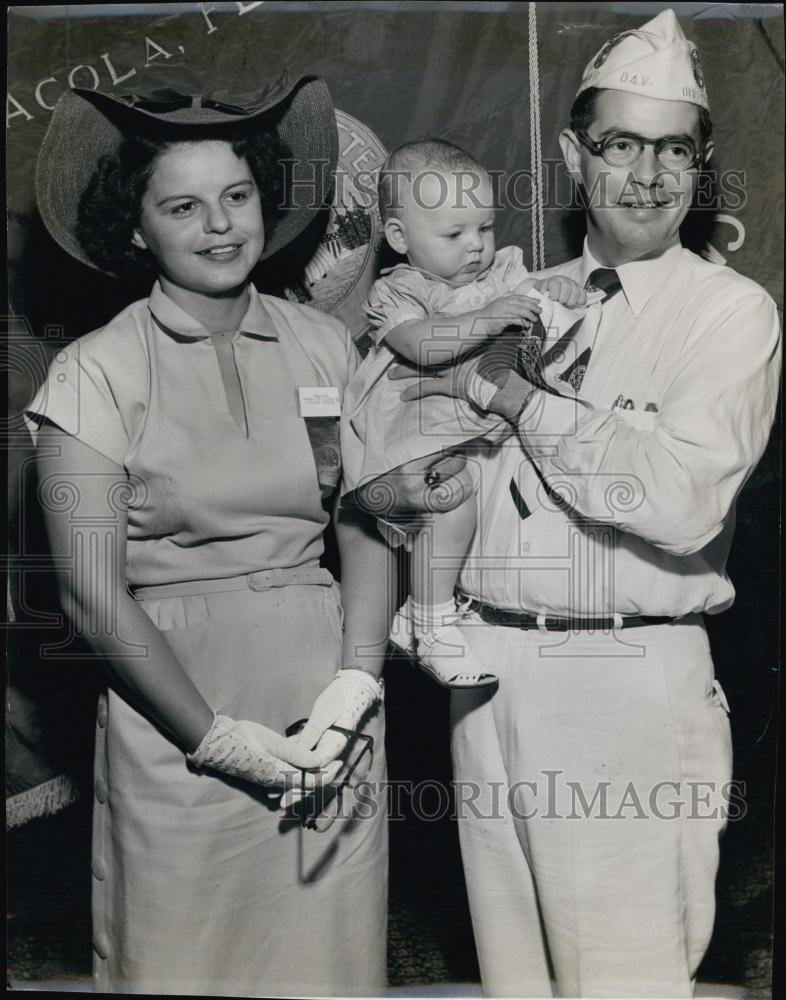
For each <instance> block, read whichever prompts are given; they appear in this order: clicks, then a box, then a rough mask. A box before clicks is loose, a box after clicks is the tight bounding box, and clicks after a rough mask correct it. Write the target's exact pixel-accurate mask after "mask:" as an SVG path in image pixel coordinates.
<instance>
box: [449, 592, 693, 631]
mask: <svg viewBox="0 0 786 1000" xmlns="http://www.w3.org/2000/svg"><path fill="white" fill-rule="evenodd" d="M467 611H474V612H475V614H476V615H478V616H479V617H480V618H482V619H483V621H484V622H487V623H488V624H489V625H505V626H507V627H508V628H523V629H529V628H537V629H540V630H541V631H545V632H573V631H582V632H596V631H597V632H611V631H612V630H613V629H620V628H641V627H642V626H644V625H669V624H671V623H672V622H674V621H676V620H677V619H676V618H670V617H668V616H665V615H607V616H605V617H601V618H560V617H558V616H557V615H533V614H527V613H523V614H519V613H518V612H516V611H503V610H502V608H495V607H492V606H491V605H490V604H482V603H481V602H480V601H476V600H474V599H473V600H472V602H471V603H470V604H469V605H468V606H467Z"/></svg>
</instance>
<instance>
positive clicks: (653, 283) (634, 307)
mask: <svg viewBox="0 0 786 1000" xmlns="http://www.w3.org/2000/svg"><path fill="white" fill-rule="evenodd" d="M681 254H682V244H681V243H680V241H679V240H676V241H675V242H674V243H672V245H671V246H670V247H668V248H667V249H666V250H664V251H663V253H662V254H661V255H660V256H659V257H652V258H649V259H647V260H631V261H628V262H627V263H626V264H618V265H617V266H616V267H615V268H614V270H615V271H616V272H617V274H618V275H619V279H620V284H621V285H622V291H623V293H624V295H625V298H626V299H627V301H628V305H629V306H630V311H631V312H632V313H633V315H634V316H635V317H637V318H638V316H639V314H640V313H641V312H642V310H643V309H644V307H645V306H646V305H647V303H648V302H649V300H650V299H651V298H652V296H653V295H654V294H655V292H657V291H658V290H659V289H660V288H661V286H662V285H663V283H664V282H665V281H666V279H667V278H668V276H669V275H670V274H671V272H672V271H673V270H674V268H675V267H676V266H677V263H678V260H679V257H680V255H681ZM596 267H604V265H603V264H600V263H599V262H598V261H597V260H595V258H594V257H593V256H592V254H591V253H590V250H589V247H588V246H587V240H586V239H585V240H584V252H583V254H582V258H581V279H582V281H586V280H587V278H588V277H589V276H590V273H591V272H592V271H594V270H595V268H596Z"/></svg>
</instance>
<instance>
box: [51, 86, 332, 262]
mask: <svg viewBox="0 0 786 1000" xmlns="http://www.w3.org/2000/svg"><path fill="white" fill-rule="evenodd" d="M153 123H155V124H157V126H158V127H159V128H161V127H164V128H166V129H171V132H172V135H173V137H174V138H175V139H176V138H177V132H178V130H186V129H193V128H194V126H199V127H200V128H213V127H215V128H216V129H217V131H220V130H221V129H226V127H227V126H228V125H235V126H242V127H244V128H247V129H252V130H253V128H254V126H255V124H256V125H258V126H259V128H260V129H261V128H269V127H270V126H271V124H273V125H274V126H275V128H276V130H277V132H278V134H279V137H280V138H281V140H282V142H283V143H285V144H286V145H287V146H288V147H289V150H290V151H291V156H292V167H291V175H290V176H291V178H292V179H293V180H294V181H295V183H294V184H293V185H292V190H291V192H290V193H289V198H288V202H287V207H286V209H285V211H284V213H283V214H282V215H281V216H280V217H279V218H278V219H277V221H276V225H275V227H274V229H273V232H272V234H271V236H270V239H269V240H268V241H267V242H266V244H265V249H264V251H263V253H262V256H261V258H260V259H261V260H265V259H266V258H268V257H271V256H273V254H275V253H277V252H278V251H279V250H281V249H282V248H283V247H285V246H286V245H287V244H288V243H290V242H291V241H292V240H293V239H294V238H295V237H296V236H298V235H299V233H301V232H302V231H303V230H304V229H305V228H306V226H308V224H309V223H310V222H311V220H312V219H313V218H314V217H315V215H316V214H317V212H318V211H319V210H320V208H321V207H322V206H323V205H324V204H325V203H326V202H327V200H328V198H329V195H330V191H331V185H332V183H333V176H334V171H335V168H336V162H337V157H338V130H337V127H336V117H335V110H334V108H333V102H332V100H331V97H330V93H329V91H328V88H327V84H326V83H325V81H324V80H322V79H321V78H320V77H314V76H311V77H303V78H301V79H300V80H298V81H296V82H295V83H294V84H293V85H291V86H288V85H286V84H284V83H281V84H279V85H278V86H277V87H275V88H273V90H272V91H271V92H270V94H269V96H268V99H266V100H263V101H262V102H261V103H260V104H258V105H257V106H256V107H255V108H254V110H253V111H251V112H250V113H248V114H245V115H241V116H238V115H233V114H228V113H225V112H223V111H221V110H213V109H209V108H204V107H193V108H181V109H179V110H177V111H173V112H163V113H154V112H151V111H149V110H144V109H142V108H138V107H133V106H129V105H128V104H127V103H125V102H124V101H121V100H119V99H117V98H115V97H111V96H109V95H106V94H99V93H95V92H92V91H82V90H68V91H66V92H65V93H64V94H63V96H62V97H61V98H60V100H59V101H58V102H57V105H56V107H55V110H54V111H53V112H52V119H51V121H50V123H49V128H48V129H47V132H46V135H45V136H44V140H43V142H42V144H41V149H40V152H39V154H38V163H37V168H36V197H37V201H38V209H39V212H40V213H41V218H42V219H43V221H44V224H45V225H46V228H47V229H48V230H49V233H50V235H51V236H52V238H53V239H54V240H55V241H56V242H57V243H58V244H59V245H60V246H61V247H62V248H63V249H64V250H65V251H66V252H67V253H69V254H70V255H71V256H72V257H75V258H76V259H77V260H79V261H81V262H82V263H83V264H86V265H87V266H88V267H92V268H94V269H95V270H98V271H104V272H105V273H111V272H108V271H106V269H105V268H102V267H101V266H100V265H98V264H96V263H95V262H93V261H91V260H90V259H89V258H88V257H87V255H86V254H85V252H84V250H83V249H82V246H81V244H80V243H79V241H78V240H77V238H76V221H77V212H78V208H79V201H80V199H81V197H82V194H83V192H84V190H85V188H86V187H87V184H88V182H89V181H90V178H91V177H92V176H93V173H94V172H95V169H96V166H97V164H98V161H99V159H100V158H101V157H102V156H104V155H107V154H110V155H111V154H112V153H113V152H115V151H116V150H117V148H118V147H119V145H120V143H121V141H122V139H123V138H124V137H125V136H126V135H128V134H133V133H134V132H135V131H136V132H140V131H144V130H145V129H149V128H150V126H151V124H153Z"/></svg>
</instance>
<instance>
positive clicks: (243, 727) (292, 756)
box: [188, 715, 340, 790]
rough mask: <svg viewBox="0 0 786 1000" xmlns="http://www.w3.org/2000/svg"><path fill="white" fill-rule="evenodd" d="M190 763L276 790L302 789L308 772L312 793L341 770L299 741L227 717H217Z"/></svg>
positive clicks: (253, 723)
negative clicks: (302, 779) (301, 784)
mask: <svg viewBox="0 0 786 1000" xmlns="http://www.w3.org/2000/svg"><path fill="white" fill-rule="evenodd" d="M188 760H189V761H190V762H191V763H192V764H193V765H194V766H195V767H198V768H210V769H211V770H213V771H220V772H221V773H222V774H228V775H229V776H230V777H232V778H242V779H243V780H244V781H250V782H253V783H254V784H255V785H264V786H266V787H276V788H290V787H292V786H294V785H296V784H297V785H298V787H299V785H300V782H301V777H302V774H301V772H302V771H305V782H306V788H307V789H309V790H313V789H314V788H316V787H317V785H320V784H322V783H328V782H331V781H333V779H334V778H335V777H336V774H337V773H338V770H339V767H340V764H339V762H338V761H336V762H335V763H333V764H330V765H329V766H327V767H323V765H322V764H321V763H320V755H318V754H316V753H313V752H312V751H311V750H309V749H308V748H306V747H305V746H304V745H303V743H302V742H300V741H298V740H297V739H294V738H289V739H288V738H287V737H285V736H281V735H280V734H279V733H276V732H274V731H273V730H272V729H268V728H267V726H262V725H260V724H259V723H258V722H249V721H241V722H236V721H235V720H234V719H230V718H229V716H227V715H216V717H215V718H214V719H213V725H212V726H211V727H210V729H209V730H208V732H207V734H206V735H205V737H204V739H203V740H202V742H201V743H200V744H199V746H198V747H197V748H196V750H194V752H193V753H190V754H188ZM325 764H327V758H326V759H325ZM309 769H311V770H309ZM319 769H321V770H319ZM317 772H318V773H317Z"/></svg>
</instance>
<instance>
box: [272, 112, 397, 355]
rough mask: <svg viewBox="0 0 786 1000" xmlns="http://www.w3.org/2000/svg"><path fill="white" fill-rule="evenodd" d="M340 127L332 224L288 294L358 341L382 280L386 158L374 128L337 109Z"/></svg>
mask: <svg viewBox="0 0 786 1000" xmlns="http://www.w3.org/2000/svg"><path fill="white" fill-rule="evenodd" d="M336 125H337V126H338V143H339V153H338V164H337V166H336V183H335V189H334V194H333V200H332V202H331V205H330V214H329V218H328V222H327V225H326V227H325V230H324V232H323V234H322V237H321V239H320V241H319V244H318V246H317V248H316V251H315V252H314V254H313V256H312V257H311V259H310V260H309V261H308V263H307V264H306V265H305V267H304V268H303V272H302V274H301V275H300V276H299V278H298V279H297V280H296V281H293V282H290V284H289V286H288V287H287V288H286V289H285V294H286V296H287V298H288V299H290V300H291V301H293V302H301V303H303V304H305V305H309V306H313V307H314V308H315V309H321V310H322V311H323V312H328V313H331V314H332V315H334V316H337V317H338V318H339V319H341V320H342V321H343V322H344V323H346V324H347V326H348V327H349V329H350V330H351V331H352V334H353V335H354V336H355V337H356V338H357V337H359V336H360V335H361V334H362V333H363V332H364V331H365V329H366V326H367V321H366V317H365V314H364V312H363V302H364V301H365V299H366V296H367V295H368V293H369V291H370V290H371V286H372V284H373V283H374V281H375V280H376V278H377V277H378V275H379V261H380V251H381V249H382V244H383V235H382V224H381V222H380V218H379V209H378V206H377V177H378V175H379V169H380V167H381V166H382V164H383V163H384V161H385V156H386V155H387V154H386V151H385V147H384V146H383V145H382V143H381V142H380V141H379V139H378V138H377V136H376V135H375V134H374V133H373V132H372V131H371V129H370V128H368V127H367V126H366V125H364V124H363V123H362V122H360V121H358V120H357V118H353V117H352V115H349V114H347V113H346V112H345V111H340V110H339V109H338V108H336Z"/></svg>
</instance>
